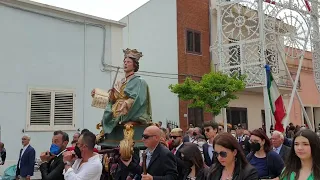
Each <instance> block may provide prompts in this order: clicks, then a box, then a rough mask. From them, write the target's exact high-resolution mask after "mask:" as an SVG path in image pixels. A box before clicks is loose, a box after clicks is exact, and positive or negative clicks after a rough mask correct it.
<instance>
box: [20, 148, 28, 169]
mask: <svg viewBox="0 0 320 180" xmlns="http://www.w3.org/2000/svg"><path fill="white" fill-rule="evenodd" d="M29 145H30V144H28V145H26V146H24V147H23V148H22V152H21V155H20V161H21V157H22V155H23V153H24V152H25V151H26V149H27V148H28V147H29ZM19 169H20V162H19Z"/></svg>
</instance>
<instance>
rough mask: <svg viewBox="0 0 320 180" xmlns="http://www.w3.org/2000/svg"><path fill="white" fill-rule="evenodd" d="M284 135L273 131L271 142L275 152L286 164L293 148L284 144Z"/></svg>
mask: <svg viewBox="0 0 320 180" xmlns="http://www.w3.org/2000/svg"><path fill="white" fill-rule="evenodd" d="M283 141H284V135H283V134H282V133H281V132H279V131H273V133H272V136H271V142H272V145H273V150H274V151H275V152H276V153H278V154H279V155H280V156H281V158H282V160H283V161H284V162H286V161H287V159H288V156H289V154H290V151H291V148H290V147H288V146H285V145H284V144H283Z"/></svg>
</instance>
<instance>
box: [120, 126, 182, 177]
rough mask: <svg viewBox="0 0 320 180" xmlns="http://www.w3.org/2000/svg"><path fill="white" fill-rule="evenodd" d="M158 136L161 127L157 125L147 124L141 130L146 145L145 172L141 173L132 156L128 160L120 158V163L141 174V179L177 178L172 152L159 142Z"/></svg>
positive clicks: (140, 168)
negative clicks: (147, 125)
mask: <svg viewBox="0 0 320 180" xmlns="http://www.w3.org/2000/svg"><path fill="white" fill-rule="evenodd" d="M160 136H161V129H159V128H158V127H157V126H149V127H147V128H146V129H145V130H144V132H143V135H142V141H143V143H144V145H145V146H146V147H147V149H146V154H147V159H146V166H147V174H143V169H142V167H141V166H140V165H137V164H136V163H134V162H132V158H130V160H129V161H124V160H122V159H121V158H120V159H121V161H122V163H123V164H124V165H125V166H127V168H128V171H130V172H134V173H135V174H137V175H140V174H141V177H142V178H141V179H142V180H153V179H167V180H176V179H177V178H178V171H177V163H176V159H175V157H174V155H173V153H172V152H170V150H169V149H168V148H166V147H164V146H163V145H162V144H161V143H160Z"/></svg>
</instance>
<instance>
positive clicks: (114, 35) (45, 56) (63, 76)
mask: <svg viewBox="0 0 320 180" xmlns="http://www.w3.org/2000/svg"><path fill="white" fill-rule="evenodd" d="M0 22H1V25H2V26H1V28H0V62H1V65H0V125H1V133H0V135H1V139H0V140H1V142H3V143H4V144H5V148H6V150H7V160H6V164H5V166H1V167H0V171H1V172H3V171H4V170H5V168H7V167H8V166H10V165H13V164H16V163H17V159H18V156H19V151H20V149H21V147H22V146H21V137H22V136H23V134H28V135H30V136H31V143H30V144H31V145H32V146H33V147H34V148H35V150H36V157H39V155H40V153H41V152H43V151H47V150H48V149H49V147H50V144H51V138H52V135H53V131H54V130H64V131H66V132H68V133H69V136H70V138H71V139H72V135H73V133H74V132H76V131H77V130H81V129H83V128H87V129H89V130H92V131H93V132H96V133H98V131H97V130H95V125H96V124H97V123H98V122H100V120H101V117H102V113H103V110H99V109H96V108H92V107H91V100H92V98H91V96H90V92H91V90H92V89H93V88H102V89H110V87H111V84H112V78H113V75H112V74H111V73H110V72H108V71H103V65H102V64H114V62H117V61H120V62H121V60H122V59H123V54H122V49H123V44H122V42H123V39H122V28H123V27H124V26H125V24H123V23H120V22H116V21H111V20H106V19H102V18H97V17H93V16H89V15H85V14H81V13H77V12H72V11H68V10H64V9H60V8H56V7H51V6H47V5H43V4H39V3H34V2H30V1H26V0H17V1H12V0H0Z"/></svg>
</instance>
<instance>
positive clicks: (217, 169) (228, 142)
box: [206, 132, 258, 180]
mask: <svg viewBox="0 0 320 180" xmlns="http://www.w3.org/2000/svg"><path fill="white" fill-rule="evenodd" d="M213 143H214V158H215V160H214V162H216V163H215V164H213V165H212V166H211V168H210V169H209V170H208V173H206V180H257V179H258V172H257V171H256V170H255V168H254V167H253V166H251V165H250V164H249V163H248V161H247V159H246V157H245V155H244V153H243V150H242V148H241V146H240V145H239V143H238V142H237V140H236V138H234V137H233V136H232V135H231V134H230V133H227V132H224V133H221V134H219V135H218V136H217V137H215V139H214V142H213Z"/></svg>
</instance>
